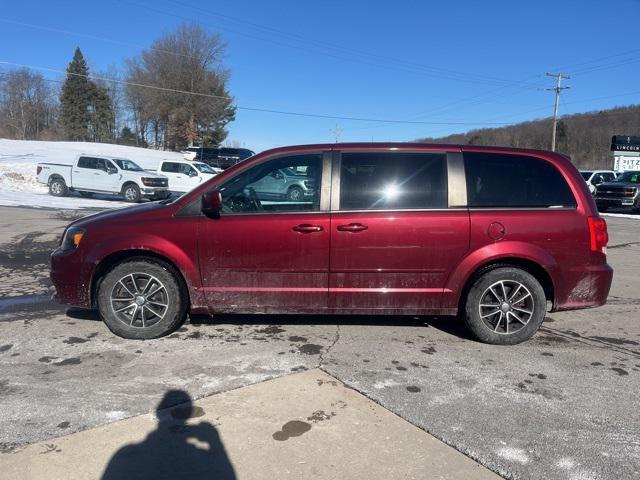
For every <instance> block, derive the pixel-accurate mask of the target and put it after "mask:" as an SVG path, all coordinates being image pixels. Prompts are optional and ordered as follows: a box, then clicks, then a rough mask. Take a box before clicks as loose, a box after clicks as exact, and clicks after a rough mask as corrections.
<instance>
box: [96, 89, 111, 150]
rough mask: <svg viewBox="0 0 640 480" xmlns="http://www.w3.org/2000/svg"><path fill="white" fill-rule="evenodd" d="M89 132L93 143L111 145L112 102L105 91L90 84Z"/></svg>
mask: <svg viewBox="0 0 640 480" xmlns="http://www.w3.org/2000/svg"><path fill="white" fill-rule="evenodd" d="M91 87H92V88H91V117H90V121H91V131H92V133H93V138H92V140H93V141H94V142H104V143H112V142H113V141H114V136H115V135H114V122H115V117H114V114H113V102H112V101H111V97H110V96H109V93H108V92H107V89H106V88H104V87H102V86H100V85H96V84H94V83H91Z"/></svg>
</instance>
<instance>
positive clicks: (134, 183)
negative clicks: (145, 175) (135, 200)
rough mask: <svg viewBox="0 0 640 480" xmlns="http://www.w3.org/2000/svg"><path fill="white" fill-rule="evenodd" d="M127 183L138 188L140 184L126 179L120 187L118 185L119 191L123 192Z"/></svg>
mask: <svg viewBox="0 0 640 480" xmlns="http://www.w3.org/2000/svg"><path fill="white" fill-rule="evenodd" d="M128 185H135V186H136V187H138V188H140V185H138V183H137V182H136V181H135V180H126V181H125V182H124V183H123V184H122V187H120V193H124V189H125V188H127V186H128Z"/></svg>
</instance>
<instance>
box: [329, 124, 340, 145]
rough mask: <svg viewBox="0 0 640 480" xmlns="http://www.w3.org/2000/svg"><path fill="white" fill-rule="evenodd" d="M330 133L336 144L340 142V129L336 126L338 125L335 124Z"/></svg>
mask: <svg viewBox="0 0 640 480" xmlns="http://www.w3.org/2000/svg"><path fill="white" fill-rule="evenodd" d="M331 132H332V133H333V135H334V136H335V139H336V143H338V142H339V141H340V134H341V133H342V129H341V128H340V127H339V126H338V124H337V123H336V128H335V129H333V130H331Z"/></svg>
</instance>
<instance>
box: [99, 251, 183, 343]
mask: <svg viewBox="0 0 640 480" xmlns="http://www.w3.org/2000/svg"><path fill="white" fill-rule="evenodd" d="M188 303H189V302H188V295H187V291H186V288H185V287H184V284H183V283H182V281H181V279H180V277H179V274H178V272H176V271H175V269H174V268H173V267H171V266H169V265H167V264H163V263H160V262H156V261H153V260H149V259H142V258H135V259H131V260H126V261H124V262H122V263H119V264H117V265H116V266H115V267H114V268H112V269H111V270H110V271H109V272H108V273H107V274H106V275H105V277H104V279H103V280H102V282H101V283H100V286H99V289H98V310H99V312H100V317H101V318H102V320H103V321H104V323H105V324H106V325H107V327H108V328H109V330H111V331H112V332H113V333H115V334H116V335H118V336H119V337H123V338H129V339H135V340H148V339H152V338H158V337H162V336H164V335H167V334H168V333H171V332H172V331H174V330H175V329H176V328H178V326H180V325H181V324H182V323H183V322H184V320H185V318H186V315H187V307H188Z"/></svg>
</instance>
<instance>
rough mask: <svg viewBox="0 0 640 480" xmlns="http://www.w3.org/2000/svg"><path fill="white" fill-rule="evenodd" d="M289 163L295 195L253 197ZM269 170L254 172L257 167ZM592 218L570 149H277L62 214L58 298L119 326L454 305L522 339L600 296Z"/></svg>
mask: <svg viewBox="0 0 640 480" xmlns="http://www.w3.org/2000/svg"><path fill="white" fill-rule="evenodd" d="M283 170H291V171H294V172H299V173H300V174H302V175H304V181H308V182H310V183H309V185H312V186H313V189H312V190H310V194H309V195H302V196H299V197H294V198H292V197H291V196H288V195H280V196H273V198H272V199H270V200H265V199H264V197H263V196H262V195H260V193H259V192H258V188H257V187H258V186H259V185H260V184H261V182H262V181H263V180H264V179H265V178H268V177H269V176H273V174H274V172H282V171H283ZM269 181H271V180H269ZM607 241H608V236H607V226H606V223H605V221H604V220H603V219H602V218H600V217H599V216H598V212H597V210H596V208H595V204H594V201H593V199H592V197H591V195H590V193H589V190H588V189H587V186H586V184H585V182H584V181H583V180H582V177H581V176H580V174H579V173H578V171H577V170H576V168H575V167H574V166H573V165H572V164H571V162H570V160H569V159H568V158H567V157H565V156H563V155H559V154H556V153H551V152H543V151H534V150H516V149H506V148H490V147H477V146H452V145H424V144H371V143H366V144H329V145H307V146H296V147H287V148H279V149H275V150H270V151H266V152H263V153H261V154H259V155H256V156H255V157H253V158H251V159H249V160H247V161H245V162H242V163H240V164H237V165H236V166H234V167H231V168H229V169H228V170H226V171H225V172H223V173H221V174H220V175H218V176H216V177H214V178H212V179H211V180H209V181H207V182H206V183H204V184H203V185H201V186H199V187H196V188H195V189H194V190H192V191H190V192H188V193H186V194H185V195H184V196H182V197H180V198H178V199H176V200H173V201H164V202H159V203H150V204H146V205H142V206H138V207H132V208H128V209H121V210H114V211H110V212H105V213H102V214H98V215H94V216H91V217H87V218H85V219H81V220H78V221H76V222H74V223H72V224H71V225H69V226H68V227H67V229H66V230H65V232H64V235H63V238H62V241H61V243H60V247H59V248H58V249H57V250H56V251H55V252H54V253H53V255H52V259H51V263H52V268H51V278H52V279H53V283H54V284H55V286H56V297H57V299H58V300H59V301H61V302H63V303H67V304H72V305H77V306H80V307H86V308H91V307H97V308H98V309H99V311H100V315H101V316H102V318H103V320H104V321H105V323H106V324H107V326H108V327H109V328H110V329H111V330H112V331H113V332H114V333H116V334H117V335H121V336H123V337H127V338H154V337H158V336H161V335H165V334H167V333H168V332H171V331H172V330H174V329H175V328H177V326H178V325H180V323H181V322H183V321H184V319H185V317H186V315H187V313H188V312H193V313H208V314H216V313H221V312H244V313H315V314H327V313H340V314H348V313H353V314H407V315H421V314H424V315H451V316H454V315H458V316H459V317H460V318H461V319H462V320H463V321H464V322H465V323H466V325H467V326H468V327H469V329H470V331H471V332H472V333H473V335H475V337H476V338H478V339H479V340H481V341H484V342H489V343H495V344H514V343H518V342H521V341H523V340H526V339H528V338H530V337H531V336H532V335H533V334H534V333H535V332H536V331H537V330H538V328H539V327H540V325H541V324H542V321H543V319H544V317H545V312H546V311H547V309H548V308H550V309H551V311H558V310H571V309H578V308H587V307H595V306H598V305H602V304H604V303H605V301H606V298H607V295H608V292H609V287H610V285H611V279H612V274H613V272H612V269H611V268H610V267H609V265H607V261H606V245H607Z"/></svg>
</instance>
